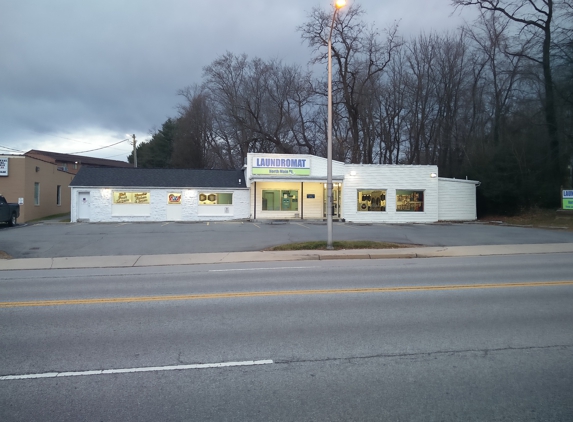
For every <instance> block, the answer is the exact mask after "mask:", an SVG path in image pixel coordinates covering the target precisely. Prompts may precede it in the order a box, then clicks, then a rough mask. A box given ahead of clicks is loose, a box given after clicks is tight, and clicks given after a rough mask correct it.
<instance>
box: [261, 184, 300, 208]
mask: <svg viewBox="0 0 573 422" xmlns="http://www.w3.org/2000/svg"><path fill="white" fill-rule="evenodd" d="M265 192H273V194H274V193H276V192H278V209H276V208H274V207H273V208H274V209H271V210H269V209H268V204H267V208H265V204H266V202H265V201H266V199H267V198H265ZM292 193H294V195H293V194H292ZM285 194H286V195H287V197H288V198H290V200H289V204H290V207H289V208H288V209H285V208H283V206H284V199H286V198H285V196H284V195H285ZM299 197H300V193H299V190H298V189H263V190H262V191H261V211H266V212H298V211H299V202H298V200H299ZM276 202H277V199H273V204H274V203H276ZM293 204H296V209H292V207H293Z"/></svg>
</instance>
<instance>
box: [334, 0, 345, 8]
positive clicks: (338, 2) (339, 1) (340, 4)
mask: <svg viewBox="0 0 573 422" xmlns="http://www.w3.org/2000/svg"><path fill="white" fill-rule="evenodd" d="M334 5H335V6H336V8H337V9H340V8H342V7H344V6H346V0H336V2H335V3H334Z"/></svg>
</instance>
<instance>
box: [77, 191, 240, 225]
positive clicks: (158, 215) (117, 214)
mask: <svg viewBox="0 0 573 422" xmlns="http://www.w3.org/2000/svg"><path fill="white" fill-rule="evenodd" d="M71 189H72V210H71V221H72V222H76V221H77V220H78V209H77V207H78V205H77V204H78V195H79V192H90V207H89V210H90V216H89V221H90V222H135V221H172V220H175V221H223V220H240V219H247V218H249V205H250V197H249V190H248V189H240V190H239V189H236V190H231V189H213V188H207V189H176V188H175V189H146V188H138V189H133V188H129V189H127V188H121V187H118V188H116V189H100V188H76V187H74V188H71ZM114 190H115V191H126V192H149V193H150V196H149V205H146V204H143V205H135V204H130V205H118V204H113V203H112V202H113V191H114ZM174 192H175V193H177V192H181V193H182V194H183V195H182V198H181V204H180V205H170V204H168V203H167V195H168V194H169V193H174ZM199 192H222V193H233V204H232V205H198V202H199V201H198V196H199ZM173 207H181V210H180V212H179V213H178V212H176V211H173ZM134 214H136V215H134ZM177 214H179V215H180V217H179V215H177ZM174 215H177V218H170V217H173V216H174Z"/></svg>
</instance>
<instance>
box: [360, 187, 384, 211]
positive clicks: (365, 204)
mask: <svg viewBox="0 0 573 422" xmlns="http://www.w3.org/2000/svg"><path fill="white" fill-rule="evenodd" d="M376 192H379V194H376ZM365 195H367V197H366V198H365ZM372 203H374V205H372ZM382 203H384V205H382ZM378 207H379V208H380V209H371V208H378ZM387 210H388V189H382V188H380V189H378V188H376V189H372V188H370V189H364V188H360V189H357V190H356V212H387Z"/></svg>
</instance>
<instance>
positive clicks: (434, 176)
mask: <svg viewBox="0 0 573 422" xmlns="http://www.w3.org/2000/svg"><path fill="white" fill-rule="evenodd" d="M430 177H431V178H432V179H435V178H436V177H438V175H437V174H436V173H431V174H430Z"/></svg>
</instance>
